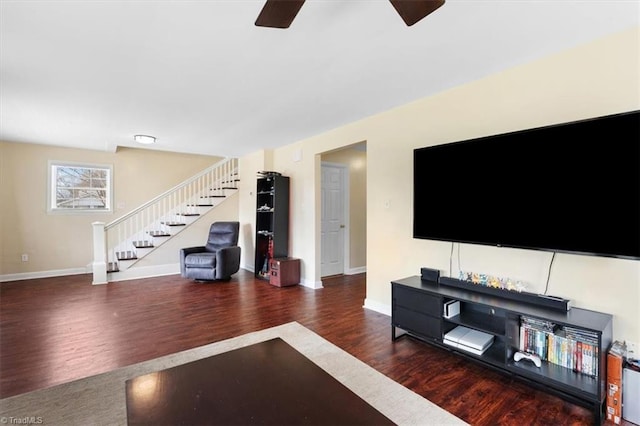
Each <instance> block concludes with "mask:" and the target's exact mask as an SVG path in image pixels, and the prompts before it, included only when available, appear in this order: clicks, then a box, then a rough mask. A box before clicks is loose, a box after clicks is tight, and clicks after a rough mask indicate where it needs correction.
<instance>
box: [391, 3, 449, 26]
mask: <svg viewBox="0 0 640 426" xmlns="http://www.w3.org/2000/svg"><path fill="white" fill-rule="evenodd" d="M389 1H390V2H391V4H392V5H393V7H394V8H395V9H396V11H397V12H398V14H399V15H400V17H401V18H402V20H403V21H404V22H405V24H407V26H411V25H413V24H415V23H416V22H418V21H419V20H421V19H422V18H424V17H425V16H427V15H428V14H430V13H431V12H433V11H434V10H436V9H437V8H439V7H440V6H442V5H443V4H444V0H389Z"/></svg>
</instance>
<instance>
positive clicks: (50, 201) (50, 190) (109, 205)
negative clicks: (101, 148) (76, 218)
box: [47, 160, 114, 214]
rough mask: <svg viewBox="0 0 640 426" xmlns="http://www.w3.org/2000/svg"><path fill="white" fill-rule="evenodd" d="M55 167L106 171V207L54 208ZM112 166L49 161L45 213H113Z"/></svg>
mask: <svg viewBox="0 0 640 426" xmlns="http://www.w3.org/2000/svg"><path fill="white" fill-rule="evenodd" d="M57 167H80V168H87V169H104V170H107V171H108V178H107V188H106V190H107V199H106V207H105V208H103V209H100V208H98V209H95V208H94V209H88V208H71V209H62V208H58V207H56V205H55V203H56V195H55V194H56V184H57V180H56V178H55V176H54V174H55V170H56V168H57ZM113 193H114V191H113V165H112V164H99V163H85V162H75V161H56V160H49V161H48V165H47V213H49V214H87V213H88V214H109V213H113V210H114V209H113V200H114V197H113Z"/></svg>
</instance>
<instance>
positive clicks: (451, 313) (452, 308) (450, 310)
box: [444, 300, 460, 318]
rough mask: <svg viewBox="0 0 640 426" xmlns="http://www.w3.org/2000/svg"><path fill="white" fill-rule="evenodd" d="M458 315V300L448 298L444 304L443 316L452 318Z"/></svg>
mask: <svg viewBox="0 0 640 426" xmlns="http://www.w3.org/2000/svg"><path fill="white" fill-rule="evenodd" d="M456 315H460V301H458V300H450V301H448V302H446V303H445V304H444V317H445V318H453V317H455V316H456Z"/></svg>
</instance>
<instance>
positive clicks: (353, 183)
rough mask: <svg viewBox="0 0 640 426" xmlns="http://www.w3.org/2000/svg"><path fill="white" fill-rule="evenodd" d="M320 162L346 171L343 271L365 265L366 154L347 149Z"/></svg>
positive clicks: (327, 156)
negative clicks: (346, 250) (346, 229)
mask: <svg viewBox="0 0 640 426" xmlns="http://www.w3.org/2000/svg"><path fill="white" fill-rule="evenodd" d="M321 159H322V161H326V162H329V163H338V164H344V165H345V166H347V167H348V170H349V259H348V260H349V263H348V265H345V270H346V271H347V272H348V270H350V269H357V268H364V267H366V266H367V153H366V151H362V150H357V149H352V148H347V149H340V150H337V151H333V152H329V153H325V154H322V158H321Z"/></svg>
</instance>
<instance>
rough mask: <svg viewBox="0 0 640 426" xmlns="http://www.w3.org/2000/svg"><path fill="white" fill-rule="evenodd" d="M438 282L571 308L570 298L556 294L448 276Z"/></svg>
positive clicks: (547, 305)
mask: <svg viewBox="0 0 640 426" xmlns="http://www.w3.org/2000/svg"><path fill="white" fill-rule="evenodd" d="M438 283H439V284H440V285H443V286H448V287H457V288H461V289H464V290H469V291H475V292H477V293H484V294H490V295H492V296H498V297H502V298H503V299H509V300H517V301H519V302H525V303H531V304H533V305H536V306H540V307H545V308H551V309H557V310H559V311H568V310H569V309H571V300H569V299H564V298H562V297H557V296H548V295H546V294H536V293H527V292H525V291H522V292H520V291H512V290H504V289H501V288H494V287H488V286H485V285H481V284H474V283H471V282H469V281H463V280H458V279H456V278H450V277H440V279H439V280H438Z"/></svg>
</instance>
